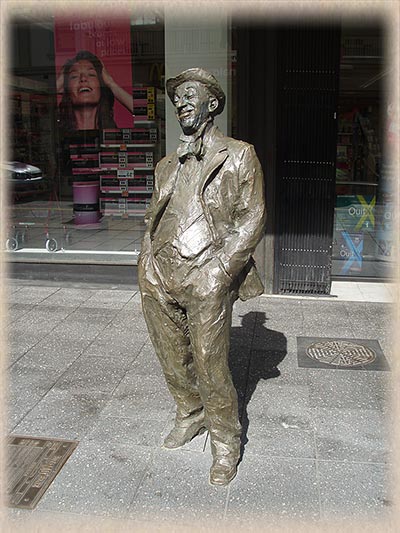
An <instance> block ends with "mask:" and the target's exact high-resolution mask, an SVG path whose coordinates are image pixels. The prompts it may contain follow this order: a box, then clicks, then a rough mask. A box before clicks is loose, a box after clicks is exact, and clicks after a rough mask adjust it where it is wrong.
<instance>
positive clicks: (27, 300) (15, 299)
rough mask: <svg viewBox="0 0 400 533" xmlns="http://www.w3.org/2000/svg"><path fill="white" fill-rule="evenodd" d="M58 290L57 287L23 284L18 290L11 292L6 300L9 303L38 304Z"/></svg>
mask: <svg viewBox="0 0 400 533" xmlns="http://www.w3.org/2000/svg"><path fill="white" fill-rule="evenodd" d="M58 290H59V288H58V287H40V286H23V287H21V289H20V290H19V291H15V292H12V293H11V294H10V295H9V298H8V301H9V304H14V303H22V304H38V303H40V302H43V300H45V299H46V298H48V297H49V296H50V295H51V294H54V293H55V292H57V291H58Z"/></svg>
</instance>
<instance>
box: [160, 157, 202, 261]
mask: <svg viewBox="0 0 400 533" xmlns="http://www.w3.org/2000/svg"><path fill="white" fill-rule="evenodd" d="M202 169H203V162H202V160H197V159H196V157H194V156H189V157H188V158H187V159H186V160H185V162H184V163H182V164H181V165H180V168H179V171H178V175H177V178H176V183H175V190H174V192H173V194H172V197H171V199H170V201H169V203H168V206H167V208H166V210H165V212H164V214H163V216H162V218H161V220H160V223H159V225H158V228H157V230H156V233H155V235H154V241H153V252H154V254H155V255H156V256H157V254H158V252H159V251H161V250H162V249H163V248H164V247H165V246H166V245H172V246H173V247H174V248H175V249H176V250H177V251H178V253H179V255H180V256H181V257H182V258H184V259H193V258H195V257H197V256H198V255H199V254H200V253H201V252H203V251H204V250H205V249H206V248H208V247H209V246H210V244H211V242H212V235H211V231H210V228H209V225H208V222H207V220H206V218H205V216H204V211H203V207H202V205H201V199H200V198H201V191H200V190H199V188H200V184H201V175H202Z"/></svg>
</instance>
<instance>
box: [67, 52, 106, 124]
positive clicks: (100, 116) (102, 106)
mask: <svg viewBox="0 0 400 533" xmlns="http://www.w3.org/2000/svg"><path fill="white" fill-rule="evenodd" d="M82 60H86V61H90V62H91V63H92V65H93V67H94V68H95V70H96V73H97V77H98V79H99V82H100V102H99V105H98V107H97V112H96V122H97V128H98V129H103V128H116V124H115V122H114V95H113V93H112V91H111V90H110V89H109V88H108V87H107V86H106V85H105V83H104V80H103V76H102V70H103V66H102V64H101V62H100V60H99V59H98V58H97V57H96V56H95V55H94V54H92V53H91V52H88V51H87V50H81V51H80V52H78V53H77V54H76V56H75V57H73V58H72V59H69V60H68V61H67V62H66V63H65V64H64V66H63V74H64V93H63V97H62V100H61V102H60V105H59V108H58V111H59V124H60V127H61V128H62V130H64V131H75V130H76V121H75V116H74V113H73V105H72V102H71V97H70V94H69V88H68V80H69V73H70V70H71V68H72V66H73V65H74V64H75V63H77V62H78V61H82Z"/></svg>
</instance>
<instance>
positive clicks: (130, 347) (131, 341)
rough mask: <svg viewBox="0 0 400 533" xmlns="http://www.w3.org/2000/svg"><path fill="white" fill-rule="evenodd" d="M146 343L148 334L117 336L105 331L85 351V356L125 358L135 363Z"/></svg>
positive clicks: (135, 333)
mask: <svg viewBox="0 0 400 533" xmlns="http://www.w3.org/2000/svg"><path fill="white" fill-rule="evenodd" d="M146 341H147V334H145V333H142V332H137V331H136V332H124V333H118V334H115V333H112V332H111V331H110V330H109V329H105V330H104V331H103V332H101V333H99V335H98V336H97V337H96V338H95V339H94V340H93V342H92V343H91V344H90V345H89V346H88V347H87V348H86V349H85V356H86V357H87V356H96V357H124V358H128V359H131V361H133V360H134V359H135V358H136V357H137V355H138V354H139V353H140V351H141V349H142V347H143V345H144V344H145V342H146Z"/></svg>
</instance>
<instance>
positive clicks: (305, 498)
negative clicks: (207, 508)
mask: <svg viewBox="0 0 400 533" xmlns="http://www.w3.org/2000/svg"><path fill="white" fill-rule="evenodd" d="M319 516H320V507H319V497H318V486H317V476H316V465H315V461H313V460H310V459H282V458H279V459H278V458H276V457H274V458H269V457H264V456H255V455H250V454H248V455H245V456H244V458H243V461H242V462H241V463H240V465H239V468H238V475H237V477H236V479H234V480H233V481H232V483H231V485H230V493H229V498H228V507H227V513H226V518H227V520H228V521H231V522H233V524H235V522H239V523H240V522H242V524H246V522H248V521H250V522H251V521H252V520H253V521H259V522H260V523H264V524H265V523H266V521H267V522H268V524H269V525H270V524H271V523H275V522H280V521H281V520H282V519H285V518H287V519H296V520H299V519H300V520H301V519H305V520H317V519H319Z"/></svg>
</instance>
